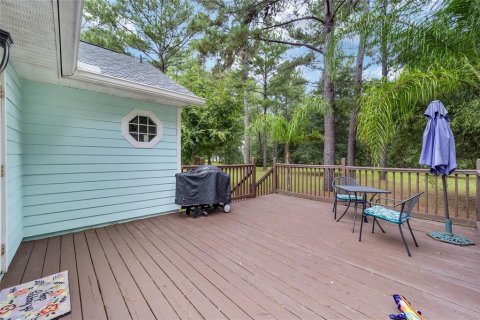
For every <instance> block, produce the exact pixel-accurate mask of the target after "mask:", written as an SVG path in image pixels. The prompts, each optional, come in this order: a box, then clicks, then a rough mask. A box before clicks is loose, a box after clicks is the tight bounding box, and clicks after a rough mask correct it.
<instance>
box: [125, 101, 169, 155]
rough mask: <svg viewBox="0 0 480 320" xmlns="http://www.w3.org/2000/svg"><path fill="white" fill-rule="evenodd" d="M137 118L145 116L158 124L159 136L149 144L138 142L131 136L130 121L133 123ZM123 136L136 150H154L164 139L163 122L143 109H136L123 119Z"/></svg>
mask: <svg viewBox="0 0 480 320" xmlns="http://www.w3.org/2000/svg"><path fill="white" fill-rule="evenodd" d="M137 116H144V117H149V118H150V119H152V120H153V122H155V123H156V124H157V135H156V136H155V138H153V139H152V140H150V141H148V142H143V141H137V140H136V139H135V138H134V137H132V135H130V127H129V124H130V121H132V119H133V118H135V117H137ZM122 136H123V137H124V138H125V140H127V141H128V142H130V144H131V145H132V146H134V147H135V148H150V149H151V148H153V147H155V145H157V143H159V142H160V140H162V137H163V124H162V121H160V119H159V118H158V117H157V116H156V115H155V114H154V113H153V112H152V111H148V110H141V109H134V110H132V111H130V112H129V113H128V114H127V115H126V116H124V117H123V119H122Z"/></svg>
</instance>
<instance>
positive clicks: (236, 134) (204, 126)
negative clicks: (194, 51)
mask: <svg viewBox="0 0 480 320" xmlns="http://www.w3.org/2000/svg"><path fill="white" fill-rule="evenodd" d="M175 80H177V81H178V82H180V83H181V84H182V85H184V86H185V87H187V88H188V89H189V90H190V91H192V92H193V93H195V94H196V95H198V96H200V97H203V98H205V99H206V101H207V104H206V105H205V106H203V107H188V108H185V109H184V110H183V111H182V157H183V162H184V163H189V162H191V161H192V160H193V158H194V157H195V156H204V157H212V156H214V155H217V156H222V157H227V158H228V157H230V156H231V157H235V156H236V155H237V154H238V150H239V147H240V145H241V136H242V132H243V126H242V121H241V119H242V102H241V99H239V98H238V97H237V96H236V95H235V92H236V88H235V85H236V82H237V80H238V79H236V77H235V75H234V74H233V73H222V74H216V75H212V74H211V73H210V72H208V71H206V70H204V69H202V67H201V66H200V65H198V64H197V63H196V61H193V60H189V61H188V63H185V65H184V72H182V73H181V74H179V75H177V76H175ZM226 161H228V159H226Z"/></svg>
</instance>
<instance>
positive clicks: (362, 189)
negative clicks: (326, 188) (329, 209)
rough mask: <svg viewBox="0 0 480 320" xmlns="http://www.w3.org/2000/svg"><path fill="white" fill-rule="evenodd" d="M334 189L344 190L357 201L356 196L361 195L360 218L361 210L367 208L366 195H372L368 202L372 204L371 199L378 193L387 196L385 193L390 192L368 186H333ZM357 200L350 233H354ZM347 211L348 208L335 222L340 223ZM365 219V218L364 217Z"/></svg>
mask: <svg viewBox="0 0 480 320" xmlns="http://www.w3.org/2000/svg"><path fill="white" fill-rule="evenodd" d="M335 187H336V188H339V189H342V190H344V191H345V192H347V193H348V194H349V195H353V196H355V199H357V196H358V195H360V194H361V195H362V217H363V210H365V208H366V206H367V194H368V193H369V194H372V196H371V197H370V200H369V202H372V200H373V198H374V197H375V196H376V195H377V194H379V193H383V194H387V193H390V191H388V190H384V189H379V188H374V187H368V186H358V185H357V186H344V185H337V186H335ZM357 202H358V201H357V200H355V207H354V216H353V217H354V218H353V228H352V232H355V221H356V220H357V219H356V218H357ZM347 211H348V207H347V209H346V210H345V212H344V213H343V214H342V215H341V216H340V217H339V218H338V219H337V222H338V221H340V220H341V219H342V218H343V216H344V215H345V214H346V213H347ZM365 219H366V217H365ZM375 222H376V223H377V225H378V226H379V227H380V229H381V230H382V232H383V233H385V230H383V228H382V226H381V225H380V223H378V220H376V219H375Z"/></svg>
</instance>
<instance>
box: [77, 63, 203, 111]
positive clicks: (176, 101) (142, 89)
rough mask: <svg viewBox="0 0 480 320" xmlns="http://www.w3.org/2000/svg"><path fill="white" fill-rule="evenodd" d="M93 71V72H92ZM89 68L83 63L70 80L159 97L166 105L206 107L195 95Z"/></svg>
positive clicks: (201, 99)
mask: <svg viewBox="0 0 480 320" xmlns="http://www.w3.org/2000/svg"><path fill="white" fill-rule="evenodd" d="M92 71H93V72H92ZM94 71H96V70H92V69H91V68H89V67H87V66H85V67H84V66H83V65H82V64H81V63H80V64H79V65H78V66H77V70H75V72H74V74H73V75H72V76H71V77H68V78H69V79H73V80H78V81H81V82H88V83H94V84H97V85H100V86H106V87H110V88H113V89H117V90H123V91H127V92H131V93H133V94H137V95H138V94H140V95H147V96H151V97H158V98H160V100H161V101H163V102H164V103H165V104H168V105H171V106H175V107H185V106H188V105H197V106H203V105H205V99H203V98H199V97H197V96H194V95H188V94H184V93H181V92H176V91H172V90H168V89H161V88H158V87H154V86H149V85H146V84H140V83H137V82H133V81H129V80H125V79H121V78H116V77H112V76H108V75H104V74H99V73H97V72H94Z"/></svg>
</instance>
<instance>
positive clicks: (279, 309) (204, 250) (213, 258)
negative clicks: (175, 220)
mask: <svg viewBox="0 0 480 320" xmlns="http://www.w3.org/2000/svg"><path fill="white" fill-rule="evenodd" d="M165 220H166V219H165ZM180 234H181V233H177V235H180ZM181 237H182V238H183V239H187V240H185V242H183V243H184V244H185V245H184V248H188V249H189V250H190V251H191V252H195V256H196V257H197V258H198V259H201V261H203V262H205V263H206V264H208V265H209V266H210V267H211V268H212V269H213V270H215V271H216V272H217V273H218V274H219V275H221V276H223V277H224V278H225V279H228V280H229V281H230V283H232V284H234V285H235V286H236V287H237V288H238V289H239V290H240V291H242V292H243V293H244V294H245V295H247V296H248V297H250V298H252V299H254V300H255V301H256V302H258V303H259V304H260V305H261V306H263V308H265V310H267V311H268V312H270V313H271V314H272V315H273V316H275V317H276V318H277V319H290V318H292V317H293V316H294V314H293V313H290V312H289V311H288V310H287V309H286V308H284V307H283V306H281V305H280V304H278V303H276V302H274V301H273V300H271V299H270V298H269V297H267V296H266V295H264V294H263V292H262V291H260V290H259V289H258V288H257V287H255V286H254V285H252V284H251V283H249V282H248V281H246V280H245V279H243V278H242V277H240V276H239V275H238V273H236V272H235V271H234V270H230V269H229V268H225V267H223V266H222V264H221V259H219V258H218V255H217V252H215V251H212V250H209V249H210V248H208V246H200V247H197V245H198V243H199V240H198V238H196V239H194V240H193V241H192V242H189V241H188V239H190V234H189V233H187V234H183V233H182V234H181ZM176 240H177V241H178V237H177V238H176ZM220 258H223V256H220ZM235 266H236V267H238V268H241V266H238V265H235ZM234 269H235V268H234ZM250 275H253V274H252V273H250V274H249V276H250Z"/></svg>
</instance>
